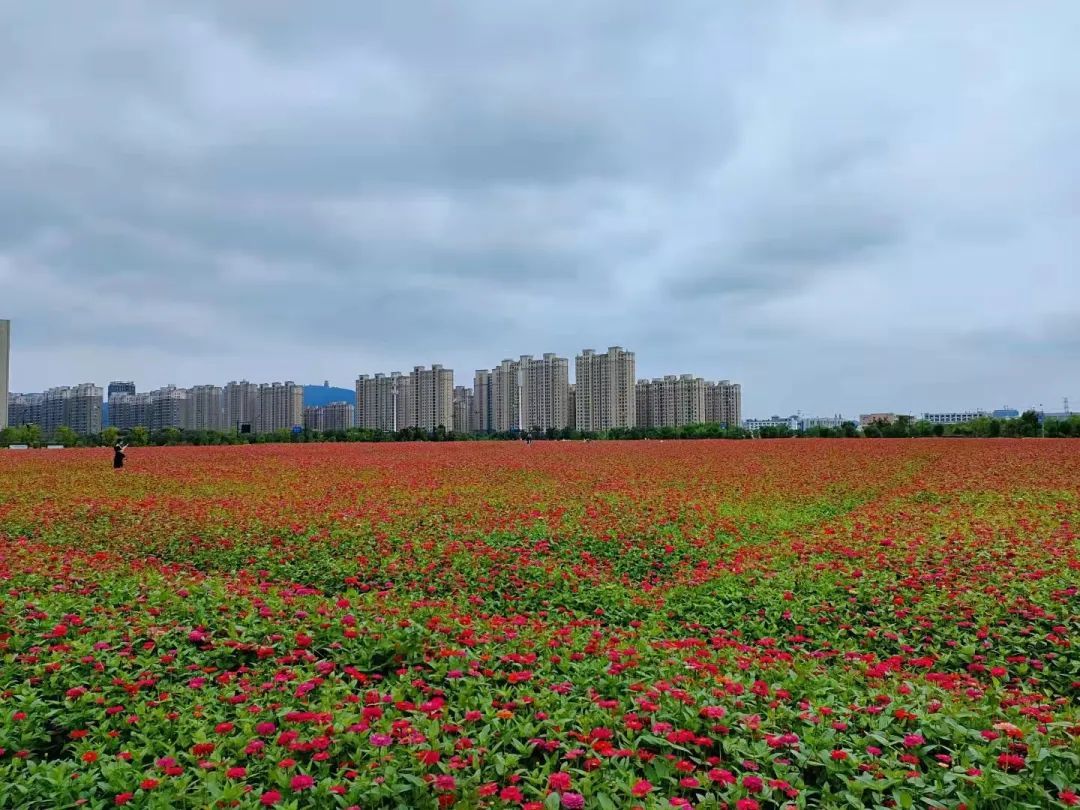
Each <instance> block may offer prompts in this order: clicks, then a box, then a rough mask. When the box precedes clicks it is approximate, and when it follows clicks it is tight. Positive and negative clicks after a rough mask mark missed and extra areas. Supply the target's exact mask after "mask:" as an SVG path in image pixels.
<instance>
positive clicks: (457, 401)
mask: <svg viewBox="0 0 1080 810" xmlns="http://www.w3.org/2000/svg"><path fill="white" fill-rule="evenodd" d="M472 416H473V390H472V389H471V388H468V387H466V386H464V385H455V386H454V433H471V432H472Z"/></svg>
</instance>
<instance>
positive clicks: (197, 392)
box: [184, 385, 225, 431]
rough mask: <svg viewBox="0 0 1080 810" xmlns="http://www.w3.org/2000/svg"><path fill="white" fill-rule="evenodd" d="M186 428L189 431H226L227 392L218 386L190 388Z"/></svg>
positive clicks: (185, 418) (185, 415) (185, 419)
mask: <svg viewBox="0 0 1080 810" xmlns="http://www.w3.org/2000/svg"><path fill="white" fill-rule="evenodd" d="M184 427H185V428H187V429H189V430H215V431H221V430H225V390H224V389H223V388H222V387H221V386H218V385H196V386H194V387H192V388H189V389H188V391H187V403H186V410H185V412H184Z"/></svg>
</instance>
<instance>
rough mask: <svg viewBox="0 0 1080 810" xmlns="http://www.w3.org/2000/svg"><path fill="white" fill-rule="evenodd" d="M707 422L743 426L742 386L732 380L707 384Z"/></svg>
mask: <svg viewBox="0 0 1080 810" xmlns="http://www.w3.org/2000/svg"><path fill="white" fill-rule="evenodd" d="M705 421H706V422H709V423H710V424H720V425H728V426H730V427H738V426H740V425H741V424H742V386H741V385H740V384H739V383H733V382H731V381H730V380H720V381H719V382H707V383H705Z"/></svg>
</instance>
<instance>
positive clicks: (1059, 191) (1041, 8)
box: [0, 0, 1080, 416]
mask: <svg viewBox="0 0 1080 810" xmlns="http://www.w3.org/2000/svg"><path fill="white" fill-rule="evenodd" d="M1078 33H1080V3H1077V2H1075V0H1059V2H1053V1H1052V0H1046V2H1040V3H1034V4H1030V3H1024V4H1017V3H1012V2H1005V1H1004V0H1002V2H993V1H991V2H987V1H986V0H981V1H980V2H962V1H961V0H950V2H938V1H937V0H934V1H933V2H931V0H927V1H926V2H911V3H905V2H895V1H891V2H884V1H882V2H876V1H875V0H848V1H847V2H826V1H825V0H823V1H822V2H795V0H792V2H756V1H755V2H752V3H719V2H716V0H686V1H685V2H679V3H657V2H655V0H647V1H646V0H641V1H640V2H639V1H638V0H595V1H590V2H574V3H563V4H555V5H553V4H551V3H549V2H539V0H536V1H535V2H534V1H533V0H527V1H523V0H514V2H507V0H470V1H469V2H464V3H461V2H451V1H450V0H445V2H435V0H431V2H406V0H387V1H386V2H381V1H378V2H376V1H375V0H365V2H357V1H356V0H341V2H320V3H318V4H308V3H298V2H295V0H233V1H232V2H223V1H222V0H183V2H181V1H180V0H177V1H176V2H172V3H166V2H160V3H158V2H151V1H150V0H146V2H123V1H122V0H118V2H110V3H106V4H100V3H89V2H85V1H84V0H71V2H58V1H50V0H45V2H14V1H13V2H5V3H2V4H0V318H3V317H7V318H11V319H12V321H13V326H12V334H13V342H14V347H13V356H12V381H11V382H12V390H14V391H32V390H41V389H42V388H44V387H47V386H50V385H58V384H69V383H75V382H80V381H86V380H90V381H95V382H97V383H99V384H105V383H107V382H108V381H109V380H110V379H129V378H130V379H134V380H135V381H136V382H137V383H138V385H139V387H140V389H145V388H150V387H154V386H158V385H161V384H165V383H169V382H175V383H177V384H179V385H191V384H196V383H203V382H216V383H223V382H225V381H227V380H230V379H239V378H247V379H249V380H252V381H258V382H261V381H268V380H277V379H294V380H296V381H300V382H307V383H311V382H321V381H322V380H323V379H325V378H329V379H330V380H331V381H332V383H334V384H338V385H343V386H350V387H351V385H352V384H353V380H354V379H355V377H356V375H357V374H358V373H361V372H376V371H391V370H399V369H400V370H408V369H409V368H410V367H411V366H413V365H416V364H420V363H422V364H430V363H432V362H440V363H443V364H444V365H446V366H449V367H451V368H453V369H454V370H455V375H456V376H455V380H456V382H458V383H463V382H468V383H471V380H472V374H473V371H474V369H476V368H480V367H491V366H492V365H495V364H497V363H498V362H499V360H501V359H502V358H504V357H516V356H518V355H520V354H540V353H542V352H545V351H555V352H558V353H560V354H562V355H566V356H569V357H571V358H572V357H573V355H574V354H575V353H577V352H578V351H579V350H581V349H582V348H585V347H592V348H596V349H598V350H599V349H604V348H606V347H607V346H609V345H614V344H619V345H622V346H624V347H626V348H629V349H632V350H634V351H635V352H636V353H637V370H638V375H639V376H650V377H651V376H655V375H661V374H665V373H683V372H693V373H695V374H699V375H702V376H705V377H707V378H714V379H715V378H731V379H734V380H738V381H740V382H742V383H743V391H744V414H745V415H747V416H762V415H769V414H772V413H784V414H787V413H792V412H794V411H796V410H801V411H802V412H803V413H805V414H822V415H824V414H832V413H836V412H842V413H844V414H845V415H853V414H857V413H858V412H859V411H867V410H894V409H896V410H908V411H920V412H921V411H923V410H934V409H946V408H976V407H982V408H994V407H1000V406H1002V405H1006V404H1007V405H1010V406H1014V407H1020V408H1023V407H1025V406H1027V405H1031V404H1038V403H1045V404H1046V406H1047V408H1050V407H1060V401H1061V398H1062V397H1063V396H1066V395H1071V396H1073V397H1074V401H1076V402H1078V403H1080V68H1078V63H1077V55H1076V43H1077V39H1078ZM571 367H572V360H571Z"/></svg>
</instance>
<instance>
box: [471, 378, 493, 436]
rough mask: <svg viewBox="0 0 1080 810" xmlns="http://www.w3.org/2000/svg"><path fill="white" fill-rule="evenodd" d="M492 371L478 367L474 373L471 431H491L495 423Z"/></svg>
mask: <svg viewBox="0 0 1080 810" xmlns="http://www.w3.org/2000/svg"><path fill="white" fill-rule="evenodd" d="M491 384H492V383H491V372H490V371H488V370H487V369H483V368H480V369H477V370H476V373H475V374H474V375H473V400H472V418H471V419H470V420H469V432H470V433H491V432H492V430H493V428H492V425H493V424H494V421H495V420H494V418H493V417H492V408H491Z"/></svg>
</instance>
